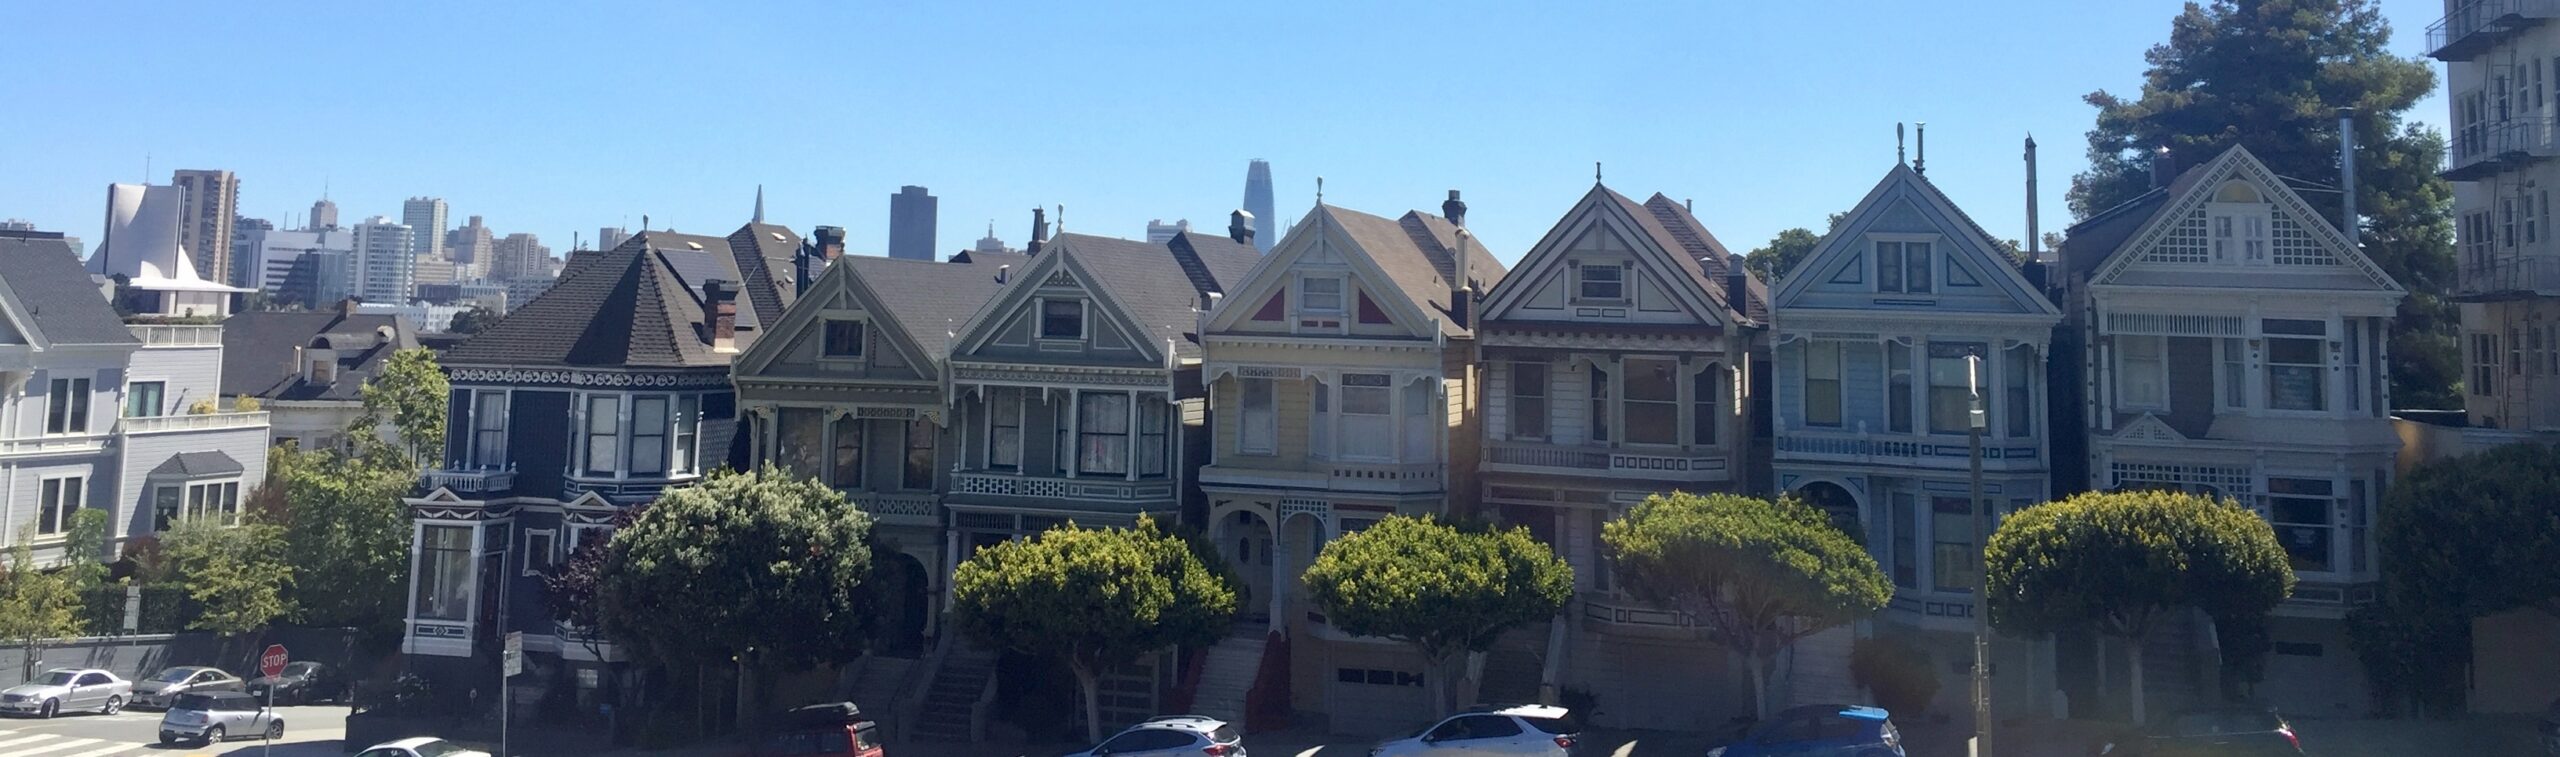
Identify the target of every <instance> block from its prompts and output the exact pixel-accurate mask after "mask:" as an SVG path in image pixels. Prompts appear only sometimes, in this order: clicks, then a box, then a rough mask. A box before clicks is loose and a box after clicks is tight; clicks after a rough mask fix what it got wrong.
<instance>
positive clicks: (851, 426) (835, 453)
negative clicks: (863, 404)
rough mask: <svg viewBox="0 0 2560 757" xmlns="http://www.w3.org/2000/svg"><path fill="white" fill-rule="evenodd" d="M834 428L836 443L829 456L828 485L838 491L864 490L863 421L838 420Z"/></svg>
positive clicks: (852, 419)
mask: <svg viewBox="0 0 2560 757" xmlns="http://www.w3.org/2000/svg"><path fill="white" fill-rule="evenodd" d="M828 425H829V426H831V427H832V431H833V433H832V434H830V436H833V437H834V439H835V441H834V442H833V443H832V444H830V445H829V447H830V450H829V451H830V452H831V453H832V454H829V455H828V456H827V485H828V486H833V487H835V488H838V489H848V490H860V489H861V488H862V421H860V420H858V419H855V418H854V417H853V416H850V415H848V416H845V417H842V418H837V419H836V422H835V423H832V424H828Z"/></svg>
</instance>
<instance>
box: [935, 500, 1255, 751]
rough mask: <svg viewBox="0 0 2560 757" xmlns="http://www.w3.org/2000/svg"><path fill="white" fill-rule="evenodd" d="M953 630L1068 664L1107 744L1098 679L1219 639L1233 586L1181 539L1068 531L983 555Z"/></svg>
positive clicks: (1088, 715) (957, 578) (1148, 527)
mask: <svg viewBox="0 0 2560 757" xmlns="http://www.w3.org/2000/svg"><path fill="white" fill-rule="evenodd" d="M951 591H952V608H951V613H952V614H951V617H952V623H953V624H954V626H955V627H957V628H958V629H959V630H960V632H961V633H964V634H967V635H969V636H970V637H971V638H974V639H977V640H979V641H980V642H983V643H986V644H988V645H990V646H996V647H1002V648H1005V649H1011V650H1014V651H1016V652H1021V653H1023V654H1028V655H1035V656H1042V657H1050V658H1053V659H1062V660H1065V661H1066V663H1067V668H1068V670H1070V671H1072V672H1073V673H1074V674H1075V677H1076V685H1077V687H1078V688H1079V690H1080V691H1081V692H1082V693H1083V695H1084V722H1085V734H1086V735H1087V736H1088V737H1090V738H1092V739H1094V740H1097V741H1098V740H1100V739H1101V738H1102V736H1103V733H1102V708H1101V700H1100V694H1101V692H1100V680H1101V675H1102V674H1103V673H1104V672H1106V671H1109V670H1111V669H1112V668H1115V667H1118V666H1121V665H1126V664H1128V663H1129V662H1131V661H1133V660H1136V659H1137V657H1138V656H1139V655H1142V654H1146V653H1149V652H1154V651H1157V650H1161V649H1165V648H1168V647H1174V646H1198V645H1204V644H1208V643H1211V642H1214V641H1216V640H1217V638H1218V636H1219V635H1220V634H1221V633H1223V632H1224V631H1225V629H1226V628H1227V624H1228V623H1229V622H1230V621H1231V620H1232V619H1233V618H1234V616H1235V611H1236V587H1235V586H1233V585H1231V584H1229V583H1228V582H1227V581H1225V580H1221V579H1220V577H1219V576H1218V574H1217V573H1216V572H1215V571H1213V570H1211V569H1210V568H1209V566H1208V565H1207V564H1205V563H1203V562H1202V561H1201V560H1200V558H1199V555H1198V554H1196V553H1194V552H1193V551H1192V549H1191V547H1190V546H1189V545H1188V544H1186V543H1185V542H1184V541H1183V540H1182V539H1181V538H1180V537H1177V536H1174V535H1172V534H1168V533H1165V532H1164V531H1162V530H1159V529H1158V528H1157V527H1156V525H1155V522H1154V521H1151V520H1148V519H1145V518H1141V519H1139V520H1138V523H1137V525H1136V526H1135V527H1133V528H1102V529H1088V528H1078V527H1077V526H1076V525H1075V524H1073V523H1069V524H1067V525H1065V526H1061V527H1058V528H1052V529H1049V530H1047V531H1042V532H1040V535H1038V536H1035V537H1032V538H1029V539H1018V540H1014V541H1009V542H1005V543H1002V544H996V545H991V546H988V547H985V548H982V549H979V550H978V552H977V554H974V555H971V556H970V557H969V559H967V560H964V561H962V562H961V563H960V569H959V570H958V571H957V572H955V573H954V574H953V575H952V577H951Z"/></svg>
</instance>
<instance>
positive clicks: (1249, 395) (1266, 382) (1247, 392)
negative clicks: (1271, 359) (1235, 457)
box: [1236, 376, 1280, 455]
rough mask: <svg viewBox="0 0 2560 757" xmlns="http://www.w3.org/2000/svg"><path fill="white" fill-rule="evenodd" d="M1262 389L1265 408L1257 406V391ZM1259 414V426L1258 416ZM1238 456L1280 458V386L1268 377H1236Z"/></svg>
mask: <svg viewBox="0 0 2560 757" xmlns="http://www.w3.org/2000/svg"><path fill="white" fill-rule="evenodd" d="M1256 385H1259V386H1261V387H1262V392H1261V394H1262V398H1263V407H1261V408H1260V409H1259V410H1258V411H1257V409H1256V408H1255V407H1254V406H1253V405H1254V402H1253V398H1254V389H1253V387H1254V386H1256ZM1257 415H1259V416H1260V420H1259V427H1258V428H1257V420H1256V417H1255V416H1257ZM1236 419H1237V421H1238V422H1237V423H1236V453H1237V454H1241V455H1276V454H1279V453H1280V387H1279V385H1278V383H1277V382H1275V381H1274V380H1272V379H1267V378H1254V377H1245V376H1239V377H1237V378H1236Z"/></svg>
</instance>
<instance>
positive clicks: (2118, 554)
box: [1985, 491, 2293, 723]
mask: <svg viewBox="0 0 2560 757" xmlns="http://www.w3.org/2000/svg"><path fill="white" fill-rule="evenodd" d="M1985 559H1986V561H1987V562H1988V565H1987V567H1988V569H1989V570H1990V575H1989V580H1990V584H1991V596H1990V600H1991V603H1990V604H1991V623H1992V624H1993V625H1995V626H1998V627H1999V628H2000V629H2001V630H2003V631H2008V632H2012V633H2021V634H2045V633H2053V632H2057V631H2064V630H2070V629H2089V630H2094V631H2096V632H2098V633H2100V634H2103V635H2105V636H2109V637H2113V638H2116V639H2120V640H2122V641H2124V642H2125V647H2126V654H2127V655H2128V656H2130V658H2131V663H2130V667H2131V669H2132V674H2131V675H2130V679H2131V680H2130V684H2131V687H2132V693H2133V719H2134V722H2137V723H2139V722H2147V721H2145V720H2144V718H2145V716H2146V715H2145V712H2144V708H2143V701H2142V643H2143V641H2145V640H2147V639H2149V638H2150V637H2151V634H2152V632H2153V631H2154V630H2156V629H2158V628H2159V627H2160V626H2161V625H2162V624H2163V623H2166V622H2168V621H2170V620H2171V619H2172V618H2174V617H2176V615H2175V614H2176V613H2178V612H2182V611H2184V610H2187V609H2189V608H2192V609H2196V610H2202V611H2203V612H2204V613H2205V614H2207V615H2209V616H2211V617H2213V618H2215V619H2216V620H2217V621H2219V622H2224V623H2239V624H2251V623H2258V624H2262V623H2263V622H2264V620H2265V618H2266V615H2267V613H2268V612H2271V611H2273V610H2274V609H2275V607H2276V604H2277V603H2279V602H2283V601H2284V598H2285V597H2286V596H2287V595H2289V594H2291V593H2292V592H2293V569H2292V567H2290V565H2289V564H2288V561H2287V559H2286V556H2285V552H2284V547H2283V546H2282V545H2280V544H2278V543H2277V542H2276V533H2275V529H2274V528H2272V527H2269V526H2268V525H2267V522H2266V521H2264V520H2261V519H2259V518H2258V516H2257V514H2256V513H2252V512H2250V511H2249V510H2247V509H2245V508H2242V507H2240V506H2239V505H2238V504H2235V503H2232V502H2228V501H2217V500H2214V499H2212V498H2209V497H2202V496H2197V495H2193V494H2185V493H2181V492H2164V491H2126V492H2089V493H2084V494H2080V495H2076V496H2073V497H2071V498H2069V499H2065V500H2062V501H2059V502H2051V503H2047V504H2043V505H2038V506H2035V507H2030V508H2027V509H2025V510H2021V511H2018V512H2017V513H2014V514H2011V515H2010V516H2009V517H2008V518H2007V519H2006V520H2004V521H2002V522H2001V524H2000V528H1999V530H1997V531H1993V532H1992V534H1991V543H1990V545H1989V549H1988V551H1987V553H1986V556H1985Z"/></svg>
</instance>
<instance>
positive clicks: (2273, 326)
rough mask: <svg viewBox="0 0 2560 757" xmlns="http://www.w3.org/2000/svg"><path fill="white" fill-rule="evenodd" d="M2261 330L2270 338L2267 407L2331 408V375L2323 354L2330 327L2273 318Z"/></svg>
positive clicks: (2291, 408) (2315, 322)
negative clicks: (2329, 382) (2328, 382)
mask: <svg viewBox="0 0 2560 757" xmlns="http://www.w3.org/2000/svg"><path fill="white" fill-rule="evenodd" d="M2260 330H2262V331H2264V332H2265V333H2266V339H2267V407H2270V408H2274V409H2277V410H2327V409H2329V397H2328V387H2327V385H2326V384H2327V381H2328V373H2329V372H2328V371H2327V370H2325V368H2326V367H2327V365H2326V363H2327V361H2326V360H2325V359H2324V355H2323V354H2322V350H2323V346H2322V343H2323V342H2325V341H2327V340H2326V338H2325V337H2326V336H2327V335H2328V333H2329V324H2328V323H2326V322H2323V321H2302V320H2283V319H2276V318H2269V319H2267V320H2266V321H2265V322H2264V323H2263V324H2262V325H2261V326H2260Z"/></svg>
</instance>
